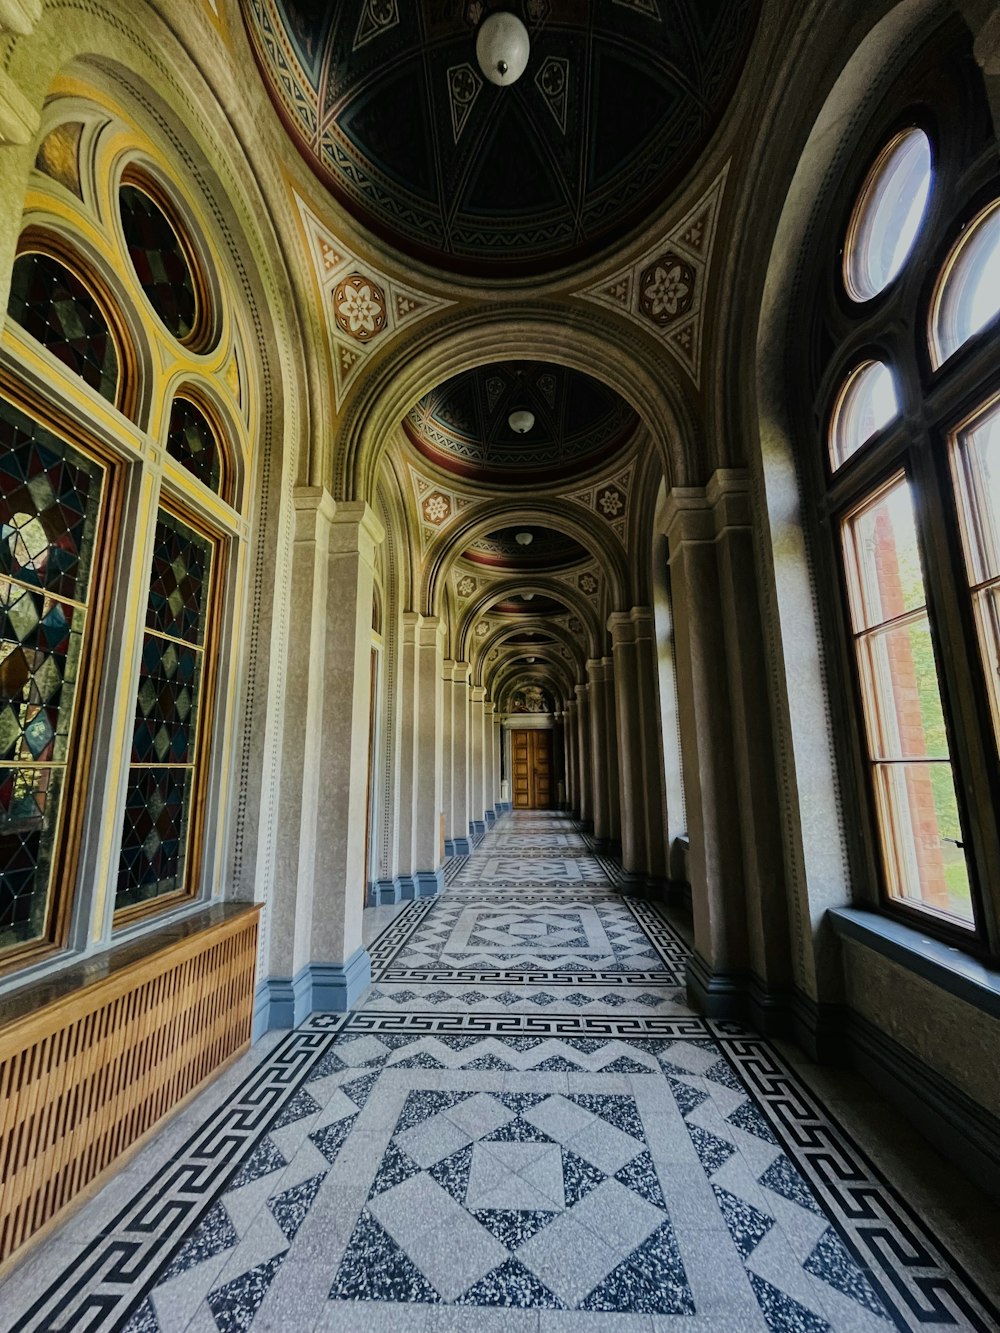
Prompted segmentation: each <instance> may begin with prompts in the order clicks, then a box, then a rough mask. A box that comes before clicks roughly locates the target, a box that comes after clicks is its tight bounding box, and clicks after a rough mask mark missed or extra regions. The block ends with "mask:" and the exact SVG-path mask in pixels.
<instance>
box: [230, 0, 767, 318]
mask: <svg viewBox="0 0 1000 1333" xmlns="http://www.w3.org/2000/svg"><path fill="white" fill-rule="evenodd" d="M239 8H240V10H241V12H242V15H243V19H244V22H245V25H246V29H247V33H248V36H249V39H250V42H251V44H252V46H253V49H254V54H255V56H256V58H257V65H258V67H259V69H260V71H261V76H262V78H263V81H264V84H265V87H266V89H267V93H268V95H269V97H270V98H271V100H272V101H273V102H274V104H275V106H276V107H277V109H278V111H279V113H280V115H281V118H282V120H283V121H284V123H285V125H286V126H287V129H288V133H289V135H290V137H291V139H292V141H293V142H294V144H295V146H296V147H297V149H298V150H299V152H301V154H302V156H303V157H304V158H305V160H306V161H307V163H308V164H309V166H310V167H311V168H312V170H313V171H314V173H315V175H316V177H317V178H318V180H319V181H320V182H321V184H322V185H323V187H324V188H326V189H328V190H329V191H330V193H331V194H333V195H334V197H335V198H336V200H337V203H338V205H339V206H340V207H342V208H343V209H345V210H346V211H347V212H349V213H350V214H351V216H352V218H353V219H354V222H355V223H356V224H357V225H358V226H359V227H361V228H363V229H364V230H365V231H366V232H368V233H370V234H372V235H376V236H379V237H380V238H382V239H383V240H385V241H387V242H388V243H389V244H390V245H391V246H393V247H397V248H398V249H400V250H402V251H403V252H405V253H407V254H409V255H410V256H411V257H412V258H414V259H417V260H418V261H419V262H421V263H423V264H428V265H430V266H431V267H433V268H436V269H444V270H446V271H449V272H451V273H457V274H464V275H467V276H470V277H472V278H474V279H475V278H504V277H511V278H518V279H521V278H529V277H533V276H537V275H541V274H551V273H553V272H556V271H558V270H561V269H563V268H565V267H566V266H567V265H570V264H576V263H581V262H584V261H592V260H593V259H594V258H595V257H596V256H598V255H600V254H602V253H608V252H609V250H610V249H611V248H612V247H613V246H614V245H616V244H617V243H619V242H620V241H622V240H623V239H624V238H625V237H627V236H629V235H633V234H635V233H636V232H638V231H641V230H642V229H643V228H645V227H646V226H648V225H650V223H651V221H652V219H654V218H657V217H660V216H662V215H663V209H664V207H665V205H666V204H667V202H668V201H669V200H670V199H672V198H675V197H676V195H677V191H678V189H679V188H680V187H681V186H682V185H683V182H684V180H685V179H686V178H687V177H688V175H689V173H690V172H691V170H692V168H693V167H694V165H695V164H696V163H697V162H698V161H699V159H700V158H701V156H702V154H703V152H704V149H705V147H706V145H707V144H708V143H709V142H710V140H711V138H712V136H713V134H714V132H715V129H716V127H717V126H718V125H719V124H720V122H721V120H722V118H723V116H724V114H725V112H726V109H727V108H728V106H729V105H730V103H731V100H732V94H733V90H734V89H735V88H736V86H737V84H738V82H739V79H740V77H741V75H742V72H743V69H744V65H745V63H746V59H747V55H748V54H749V51H750V49H751V44H752V41H753V37H754V34H755V32H756V29H757V26H758V20H759V14H760V10H761V0H727V3H725V4H718V3H715V4H705V3H704V0H671V6H670V10H669V13H668V10H667V8H666V6H665V5H664V3H663V0H624V2H623V3H619V4H607V3H605V4H590V5H583V4H568V3H566V2H565V0H563V2H562V3H560V4H559V5H555V4H552V3H551V0H518V2H517V3H516V4H515V3H513V0H488V3H487V2H484V0H473V2H472V3H468V4H466V3H463V0H449V3H447V4H444V3H438V4H406V5H404V4H400V3H399V0H355V3H354V4H350V5H348V4H340V5H337V4H330V3H321V2H320V0H241V4H240V6H239ZM501 31H503V32H506V34H507V37H506V38H505V39H504V41H502V42H501V43H500V44H499V45H498V46H493V45H491V44H490V42H489V41H488V40H487V38H489V37H490V36H491V34H492V35H493V36H498V35H500V33H501ZM512 32H513V33H516V35H517V40H516V41H515V40H512V39H511V37H510V34H511V33H512ZM484 34H485V36H484ZM480 39H482V42H483V50H482V52H481V57H482V63H480V59H478V58H477V53H476V48H477V43H478V42H479V41H480ZM487 47H489V49H488V50H487V49H486V48H487ZM529 50H530V59H528V52H529ZM524 60H527V67H526V68H524V65H523V64H522V62H523V61H524ZM501 64H503V65H504V69H503V70H501V69H500V65H501ZM463 67H465V68H463ZM522 69H523V70H524V72H523V73H522V74H521V78H520V82H519V83H517V84H515V86H514V87H513V88H502V87H494V85H493V83H492V82H490V80H496V81H497V82H498V83H504V84H506V83H509V82H510V81H511V80H512V79H513V78H515V77H516V75H517V73H519V72H520V71H521V70H522ZM473 75H474V76H475V77H472V76H473ZM477 80H478V83H477ZM512 163H513V164H515V165H514V167H513V168H512V167H511V164H512ZM512 171H513V175H512ZM663 248H665V247H663V246H660V247H659V249H660V250H662V249H663ZM655 257H656V256H655V254H654V255H650V256H649V257H648V259H647V264H648V263H649V262H651V261H652V259H654V258H655ZM376 280H377V279H376ZM390 306H391V300H390Z"/></svg>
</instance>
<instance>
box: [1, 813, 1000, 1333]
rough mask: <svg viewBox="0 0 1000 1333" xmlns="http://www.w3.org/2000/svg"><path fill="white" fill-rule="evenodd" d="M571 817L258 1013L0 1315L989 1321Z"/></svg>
mask: <svg viewBox="0 0 1000 1333" xmlns="http://www.w3.org/2000/svg"><path fill="white" fill-rule="evenodd" d="M602 867H603V862H601V861H599V860H598V859H597V858H596V857H594V856H593V855H591V853H590V852H589V850H588V844H587V842H586V840H585V839H584V838H583V837H581V836H580V835H579V834H578V833H577V832H576V831H575V829H574V827H573V826H572V824H570V823H569V822H568V821H567V820H565V819H562V818H558V817H554V816H539V815H536V816H528V815H519V816H511V817H509V818H507V819H506V820H504V821H502V822H501V823H500V824H498V825H497V826H496V827H495V828H494V829H493V830H491V831H490V832H489V833H488V834H487V835H486V837H485V838H484V839H483V840H482V842H481V843H480V845H479V847H477V848H476V850H475V851H474V852H473V854H472V855H471V856H470V857H466V858H463V859H462V860H461V861H459V862H455V863H452V865H451V866H450V867H449V874H448V880H449V884H448V888H447V889H446V891H445V893H444V894H443V895H442V896H441V897H440V898H439V899H436V900H421V901H418V902H415V903H412V904H409V905H407V906H406V907H405V908H403V909H402V910H401V911H399V912H397V913H395V914H393V913H388V912H386V911H385V910H384V909H378V910H379V911H380V913H381V915H380V917H379V924H380V925H381V924H382V923H383V922H385V921H387V922H388V924H387V925H385V928H384V929H383V930H382V933H381V934H380V935H378V937H377V938H376V939H375V940H374V942H373V944H372V946H371V952H372V958H373V974H374V982H373V986H372V988H371V990H370V991H369V992H368V994H367V996H366V999H365V1002H364V1004H363V1005H362V1006H361V1008H359V1009H358V1010H357V1011H355V1012H353V1013H351V1014H348V1015H336V1016H334V1015H317V1016H314V1017H313V1018H312V1019H311V1020H309V1021H308V1022H306V1023H305V1024H304V1025H303V1026H302V1027H301V1028H299V1029H298V1030H296V1031H295V1032H293V1033H290V1034H283V1035H281V1034H279V1035H272V1036H271V1037H269V1038H268V1039H266V1040H265V1041H264V1042H262V1043H261V1044H260V1045H259V1046H258V1047H256V1048H255V1049H254V1051H253V1052H252V1053H251V1055H250V1056H249V1057H248V1058H247V1060H246V1061H244V1062H243V1063H242V1064H241V1065H240V1066H239V1068H238V1069H236V1070H234V1071H231V1072H230V1073H229V1074H227V1075H226V1076H225V1077H224V1078H223V1079H221V1080H220V1081H219V1082H218V1083H217V1084H216V1085H214V1086H213V1087H212V1088H211V1089H210V1090H209V1091H208V1092H207V1093H206V1094H204V1095H203V1096H202V1097H201V1098H199V1099H198V1101H197V1102H196V1103H195V1104H194V1105H193V1106H192V1107H191V1108H189V1109H188V1110H187V1111H186V1112H185V1113H184V1114H183V1115H182V1116H181V1117H180V1118H179V1119H178V1120H177V1121H175V1122H173V1123H172V1124H171V1125H170V1126H168V1128H167V1129H166V1130H165V1131H164V1132H163V1134H161V1135H160V1136H159V1138H158V1140H157V1141H156V1143H155V1144H153V1145H151V1147H150V1149H149V1150H146V1151H144V1153H143V1154H141V1155H140V1157H139V1158H137V1159H136V1161H135V1162H134V1163H133V1164H132V1165H131V1166H130V1167H129V1168H128V1169H127V1170H126V1171H125V1172H124V1173H123V1174H122V1175H121V1176H120V1177H119V1178H117V1179H116V1180H115V1181H113V1182H112V1184H111V1185H109V1186H108V1187H107V1188H106V1189H105V1190H104V1191H103V1192H102V1193H101V1194H100V1195H98V1196H97V1197H96V1198H95V1199H94V1200H93V1201H91V1203H89V1204H88V1205H87V1206H86V1207H85V1208H83V1209H82V1210H81V1211H80V1212H79V1213H78V1214H77V1215H76V1216H75V1217H74V1218H73V1219H71V1221H70V1222H69V1223H68V1224H67V1226H66V1227H64V1228H63V1229H62V1231H61V1232H59V1233H58V1234H57V1235H56V1236H55V1237H54V1238H53V1239H52V1240H50V1241H49V1242H47V1243H46V1245H44V1246H43V1247H41V1248H40V1249H39V1250H38V1251H37V1252H36V1253H35V1254H34V1255H32V1256H31V1257H30V1258H29V1260H28V1262H27V1263H26V1264H25V1265H23V1266H22V1267H21V1268H20V1269H18V1270H16V1271H15V1273H14V1274H13V1276H12V1277H11V1278H10V1279H9V1280H8V1281H7V1282H6V1283H5V1284H4V1285H3V1286H2V1287H0V1325H2V1327H3V1328H5V1329H8V1328H9V1329H13V1330H17V1331H18V1333H20V1331H21V1330H29V1329H30V1330H42V1329H47V1330H56V1329H59V1330H72V1333H78V1331H79V1330H87V1331H88V1333H90V1331H93V1333H96V1331H97V1330H115V1331H116V1333H117V1331H118V1330H124V1331H125V1333H157V1330H160V1331H161V1333H180V1331H181V1330H189V1331H191V1333H215V1331H220V1333H237V1331H240V1330H247V1329H252V1330H253V1331H254V1333H265V1330H282V1331H283V1333H284V1331H287V1330H317V1333H319V1331H321V1330H322V1331H332V1330H343V1331H344V1333H350V1331H352V1330H359V1331H361V1330H363V1331H364V1333H382V1331H385V1333H389V1331H398V1333H411V1331H414V1330H415V1331H417V1333H419V1331H421V1330H426V1331H427V1333H438V1331H439V1333H445V1331H446V1330H454V1331H455V1333H461V1331H462V1330H469V1331H471V1330H475V1331H476V1333H491V1330H496V1331H498V1333H499V1331H500V1330H511V1331H512V1333H521V1331H523V1333H558V1331H559V1330H566V1333H586V1330H594V1331H595V1333H616V1330H625V1331H626V1333H654V1330H655V1331H657V1333H664V1331H665V1330H674V1329H677V1330H690V1331H691V1333H709V1331H711V1333H719V1331H725V1330H733V1331H734V1333H743V1331H744V1330H746V1331H748V1333H749V1331H750V1330H760V1331H761V1333H768V1331H769V1330H770V1333H825V1331H826V1330H838V1333H839V1331H842V1333H886V1330H891V1329H893V1328H896V1329H901V1330H917V1329H920V1330H925V1331H927V1330H943V1329H975V1330H983V1331H985V1330H994V1329H997V1328H998V1327H1000V1315H998V1312H997V1310H996V1309H995V1308H994V1307H993V1306H991V1304H990V1303H989V1298H988V1297H987V1296H986V1295H985V1294H984V1293H983V1292H982V1291H980V1290H979V1289H978V1288H977V1286H976V1284H975V1282H974V1280H973V1279H972V1277H971V1276H969V1274H968V1273H967V1272H965V1271H964V1270H963V1268H962V1267H961V1265H960V1264H959V1263H958V1262H957V1261H956V1259H955V1258H954V1257H953V1255H951V1254H949V1252H948V1251H947V1250H946V1248H945V1247H944V1246H943V1245H942V1243H941V1241H940V1240H939V1238H938V1237H937V1236H936V1235H935V1234H934V1232H933V1230H932V1229H931V1227H930V1226H929V1224H928V1222H927V1221H926V1219H925V1217H923V1216H920V1215H918V1214H917V1212H916V1211H915V1210H913V1209H911V1208H910V1207H909V1206H908V1205H907V1203H906V1202H905V1200H904V1199H903V1198H902V1197H901V1195H900V1194H899V1192H898V1191H897V1190H896V1189H895V1188H894V1186H893V1185H892V1184H890V1183H889V1182H888V1181H887V1180H885V1179H883V1177H882V1175H881V1174H880V1172H879V1170H878V1169H877V1167H876V1166H875V1165H874V1164H873V1162H872V1161H871V1160H869V1158H868V1157H867V1155H866V1154H865V1152H864V1151H863V1150H862V1148H861V1147H859V1146H858V1144H857V1143H856V1142H855V1141H854V1140H853V1139H852V1138H851V1137H850V1136H849V1135H848V1133H847V1132H846V1131H845V1130H844V1129H843V1128H841V1126H840V1125H839V1123H838V1122H837V1120H836V1119H834V1118H833V1117H832V1116H831V1115H830V1114H829V1113H828V1112H827V1111H826V1110H825V1109H824V1107H823V1105H821V1104H820V1102H819V1101H818V1100H817V1098H816V1096H815V1095H814V1094H813V1093H812V1092H811V1091H810V1088H809V1086H808V1085H807V1084H806V1083H804V1082H803V1081H802V1080H801V1079H800V1078H799V1077H798V1076H797V1075H796V1073H795V1072H794V1070H793V1069H792V1068H791V1067H790V1066H789V1065H788V1064H787V1063H786V1062H785V1060H784V1059H783V1058H782V1056H781V1055H780V1054H779V1052H778V1051H777V1050H776V1049H775V1048H774V1047H773V1046H772V1045H770V1044H768V1043H767V1042H764V1041H762V1040H761V1039H759V1038H757V1037H756V1036H754V1035H753V1034H752V1033H749V1032H746V1031H745V1030H743V1029H741V1028H738V1027H737V1026H735V1025H733V1024H726V1023H713V1022H706V1021H704V1020H702V1019H700V1018H698V1017H697V1016H695V1015H694V1014H692V1013H691V1011H690V1010H689V1009H687V1007H686V1005H685V1000H684V991H683V972H684V960H685V955H686V946H685V943H684V939H683V937H682V935H681V934H680V933H679V932H678V931H677V930H676V929H675V928H674V927H673V926H671V925H670V924H669V922H668V921H667V920H666V919H665V917H664V916H663V915H661V914H660V912H659V911H658V910H657V909H656V908H655V907H654V906H653V905H651V904H650V903H648V902H644V901H641V900H637V899H629V898H625V897H622V896H621V895H619V894H617V893H616V892H615V891H614V888H613V886H612V884H611V882H610V881H609V879H608V878H607V875H606V874H605V871H604V869H603V868H602Z"/></svg>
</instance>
